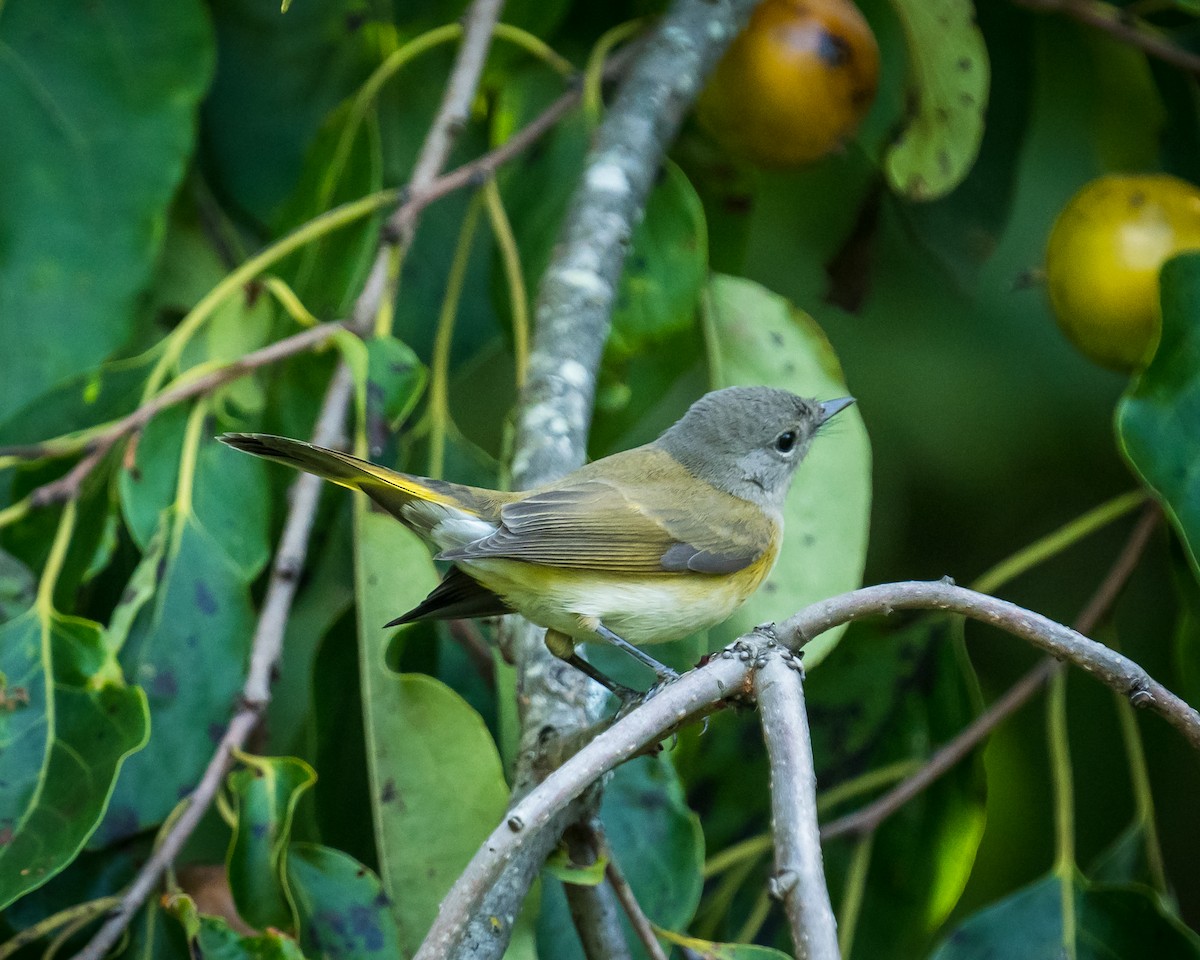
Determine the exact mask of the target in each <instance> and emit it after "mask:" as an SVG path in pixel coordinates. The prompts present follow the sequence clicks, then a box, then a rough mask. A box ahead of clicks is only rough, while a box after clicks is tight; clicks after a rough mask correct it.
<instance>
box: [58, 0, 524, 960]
mask: <svg viewBox="0 0 1200 960" xmlns="http://www.w3.org/2000/svg"><path fill="white" fill-rule="evenodd" d="M502 6H503V0H475V2H474V3H473V4H472V6H471V7H470V9H469V10H468V11H467V13H466V15H465V16H466V25H465V29H464V31H463V42H462V45H461V46H460V47H459V51H458V56H457V59H456V60H455V63H454V67H453V68H452V71H451V75H450V80H449V81H448V84H447V94H446V96H445V97H444V98H443V102H442V105H441V108H440V110H439V112H438V115H437V116H436V117H435V119H434V122H433V125H432V127H431V128H430V131H429V134H428V136H427V138H426V142H425V145H424V146H423V147H422V150H421V154H420V157H419V159H418V165H417V167H418V168H417V170H416V172H415V173H414V175H413V178H412V180H411V181H410V184H409V188H410V191H409V192H412V191H413V190H418V191H420V190H425V189H427V188H428V187H429V184H430V183H432V182H433V180H434V179H435V178H436V176H437V174H438V172H439V170H440V169H441V167H442V165H443V164H444V163H445V160H446V157H447V156H448V155H449V151H450V147H451V145H452V143H453V139H454V138H455V137H456V136H457V134H458V131H459V130H460V129H461V122H460V120H459V118H460V117H461V116H463V115H464V114H465V111H466V108H467V107H468V106H469V105H470V102H471V98H472V97H473V96H474V91H475V87H476V86H477V84H478V82H479V75H480V72H481V71H482V68H483V61H484V59H486V57H487V50H488V46H489V45H490V43H491V36H492V31H493V30H494V29H495V25H496V21H497V19H498V17H499V15H500V8H501V7H502ZM401 209H403V206H402V207H401ZM393 216H395V214H394V215H393ZM415 227H416V220H415V216H414V218H413V219H411V220H408V221H406V229H407V231H408V232H407V239H411V236H412V231H413V230H415ZM400 242H402V243H406V242H407V240H403V239H402V240H401V241H400ZM388 258H389V254H388V252H387V250H386V249H384V247H383V246H381V249H380V251H379V253H378V254H377V256H376V259H375V263H376V265H377V266H378V265H380V264H383V265H384V267H385V269H386V264H387V261H388ZM387 293H388V291H387V290H386V285H383V286H380V285H379V284H371V283H370V282H368V283H367V284H366V286H365V287H364V289H363V291H362V293H361V294H360V295H359V297H358V301H357V302H356V303H355V306H354V311H353V316H354V318H355V319H356V320H357V321H359V322H360V323H361V321H362V320H363V318H369V317H373V316H374V315H375V314H376V313H377V312H378V310H379V307H380V305H381V303H382V298H383V296H385V295H386V294H387ZM333 326H337V325H333ZM359 329H361V327H359ZM353 394H354V378H353V375H352V374H351V372H350V369H349V367H348V366H347V365H346V363H345V362H342V363H339V364H338V367H337V370H336V371H335V372H334V375H333V379H332V380H331V381H330V384H329V387H328V389H327V391H326V394H325V401H324V403H323V405H322V409H321V413H320V415H319V417H318V419H317V424H316V427H315V428H314V432H313V442H314V443H317V444H320V445H322V446H330V447H336V446H340V445H341V444H342V443H344V442H345V421H346V414H347V412H348V410H349V408H350V401H351V399H352V397H353ZM114 442H115V440H114ZM321 485H322V484H321V479H320V478H319V477H317V476H315V475H311V474H301V475H300V476H299V477H298V478H297V479H296V481H295V482H294V484H293V486H292V491H293V494H292V502H291V506H290V507H289V510H288V516H287V520H286V521H285V523H284V529H283V534H282V536H281V538H280V542H279V548H278V550H277V551H276V554H275V560H274V563H273V564H272V568H271V575H270V578H269V581H268V584H267V593H266V598H265V600H264V603H263V607H262V611H261V613H260V614H259V620H258V625H257V627H256V629H255V634H254V641H253V644H252V646H251V652H250V669H249V672H248V675H247V677H246V682H245V685H244V687H243V691H242V700H241V703H240V705H239V706H238V709H237V711H236V713H235V714H234V716H233V719H232V720H231V721H230V723H229V726H228V727H227V728H226V729H225V733H224V735H223V736H222V738H221V741H220V743H219V744H218V745H217V749H216V751H215V752H214V754H213V756H212V759H211V760H210V761H209V763H208V766H207V768H206V769H205V771H204V775H203V777H202V778H201V781H200V784H199V785H198V786H197V788H196V789H195V790H194V791H193V793H192V796H191V798H190V802H189V803H188V806H187V807H186V808H185V809H184V811H183V813H182V814H180V816H179V818H178V820H176V821H175V822H174V823H173V824H172V825H171V827H170V829H169V830H168V831H167V832H166V834H165V836H164V837H163V840H162V842H161V843H160V844H159V847H158V849H157V850H156V851H155V852H154V854H153V855H152V856H151V857H150V859H149V860H147V862H146V863H145V864H144V865H143V866H142V868H141V869H140V870H139V871H138V874H137V876H136V877H135V878H134V880H133V882H132V883H131V884H130V886H129V888H128V890H127V891H126V892H125V894H124V895H123V896H122V898H121V905H120V907H118V908H117V909H116V910H115V911H114V912H113V914H112V915H111V916H110V918H109V919H108V920H107V921H106V922H105V923H104V925H103V926H102V927H101V928H100V930H99V931H97V933H96V935H95V936H94V937H93V938H92V939H91V941H89V943H88V944H87V946H86V947H84V949H83V950H81V951H80V952H79V954H78V955H77V957H76V960H101V958H102V957H103V956H104V954H105V953H107V952H108V950H109V949H110V948H111V947H112V946H113V945H114V944H115V943H116V942H117V940H118V939H119V938H120V936H121V934H122V933H123V932H124V931H125V929H126V927H127V926H128V925H129V922H130V921H131V920H132V919H133V915H134V913H136V911H137V910H138V908H139V907H140V906H141V905H142V903H144V902H145V899H146V897H148V896H149V895H150V893H151V892H152V891H153V890H154V888H155V887H156V886H157V885H158V882H159V880H160V878H161V876H162V874H163V872H164V871H165V870H166V869H167V867H168V866H169V865H170V864H171V863H172V862H173V861H174V859H175V857H176V856H178V854H179V852H180V851H181V850H182V849H183V845H184V843H186V841H187V839H188V838H189V837H190V836H191V834H192V832H193V831H194V830H195V828H196V826H197V825H198V824H199V822H200V820H201V818H202V817H203V816H204V814H205V812H207V810H208V808H209V806H210V805H211V803H212V801H213V799H214V797H215V796H216V794H217V791H218V790H219V789H220V787H221V783H222V781H223V780H224V778H225V774H226V772H227V771H228V770H229V768H230V766H231V765H232V762H233V755H234V753H235V751H237V750H239V749H241V748H242V747H243V746H244V745H245V743H246V740H247V738H248V737H249V735H250V733H251V732H252V731H253V730H254V728H255V727H256V726H257V725H258V721H259V718H260V716H261V714H262V711H263V710H264V709H265V708H266V705H267V703H268V702H269V700H270V696H271V674H272V672H273V671H274V668H275V664H276V663H277V662H278V660H279V657H280V655H281V653H282V650H283V636H284V632H285V628H286V626H287V620H288V616H289V614H290V612H291V606H292V600H293V598H294V597H295V592H296V586H297V582H298V574H299V572H300V570H301V568H302V567H303V565H304V560H305V556H306V554H307V551H308V540H309V536H310V534H311V532H312V525H313V520H314V518H315V516H316V510H317V502H318V500H319V498H320V491H321Z"/></svg>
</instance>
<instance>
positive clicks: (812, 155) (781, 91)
mask: <svg viewBox="0 0 1200 960" xmlns="http://www.w3.org/2000/svg"><path fill="white" fill-rule="evenodd" d="M878 84H879V47H878V45H877V44H876V43H875V35H874V34H873V33H871V28H870V26H868V25H867V21H866V20H865V19H863V15H862V14H861V13H859V12H858V8H857V7H855V6H854V4H852V3H850V2H849V0H763V2H762V3H760V4H759V5H758V6H757V7H756V8H755V9H754V13H753V14H752V15H751V17H750V23H749V24H748V25H747V27H746V29H745V30H743V31H742V32H741V33H740V34H739V35H738V36H737V37H736V38H735V39H734V41H733V43H732V44H730V47H729V49H728V50H727V51H726V52H725V56H724V57H723V58H722V60H721V62H720V63H718V64H717V67H716V69H715V70H714V71H713V75H712V77H711V78H709V81H708V85H707V86H706V87H705V89H704V91H703V92H702V93H701V95H700V100H699V103H698V104H697V116H698V117H699V120H700V123H701V125H702V126H703V127H705V129H707V130H708V132H709V133H711V134H712V135H713V137H714V138H715V139H716V140H717V141H718V142H719V143H721V145H722V146H724V147H725V148H726V149H727V150H728V151H729V152H730V153H732V154H734V155H736V156H740V157H743V158H744V159H746V160H749V161H751V162H753V163H755V164H757V165H759V166H765V167H786V166H795V165H798V164H802V163H806V162H808V161H810V160H815V159H817V158H818V157H822V156H824V155H825V154H827V153H829V152H830V151H831V150H834V149H836V148H838V147H840V146H841V145H842V144H843V143H844V142H845V140H846V138H847V137H849V136H850V135H851V134H852V133H853V132H854V131H855V129H856V128H857V127H858V124H859V122H860V121H861V120H862V118H863V116H864V115H865V114H866V112H867V110H868V109H869V108H870V106H871V102H872V101H873V100H874V99H875V90H876V87H877V86H878Z"/></svg>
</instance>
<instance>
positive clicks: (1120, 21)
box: [1015, 0, 1200, 75]
mask: <svg viewBox="0 0 1200 960" xmlns="http://www.w3.org/2000/svg"><path fill="white" fill-rule="evenodd" d="M1015 2H1016V4H1017V5H1018V6H1021V7H1026V8H1028V9H1030V10H1041V11H1043V12H1045V13H1062V14H1065V15H1066V16H1068V17H1072V18H1073V19H1075V20H1078V21H1079V22H1080V23H1083V24H1086V25H1087V26H1089V27H1095V28H1096V29H1098V30H1103V31H1104V32H1105V33H1107V34H1109V35H1110V36H1111V37H1114V38H1115V39H1117V40H1119V41H1120V42H1121V43H1127V44H1129V45H1130V46H1131V47H1136V48H1137V49H1139V50H1141V51H1142V52H1143V53H1147V54H1149V55H1150V56H1152V57H1157V58H1158V59H1159V60H1162V61H1163V62H1164V63H1169V64H1171V65H1172V66H1175V67H1179V68H1180V69H1181V70H1186V71H1188V72H1189V73H1194V74H1198V75H1200V56H1197V55H1196V54H1194V53H1192V52H1191V51H1190V50H1185V49H1184V48H1183V47H1180V46H1177V45H1176V44H1174V43H1172V42H1171V41H1170V40H1168V39H1167V38H1166V37H1165V36H1164V35H1163V34H1162V33H1160V32H1159V31H1158V30H1156V29H1154V27H1152V26H1151V25H1150V24H1148V23H1146V21H1145V20H1142V19H1141V18H1139V17H1136V16H1134V15H1133V14H1132V13H1130V12H1129V11H1128V10H1122V9H1121V8H1119V7H1114V6H1113V5H1112V4H1109V3H1103V2H1101V0H1015Z"/></svg>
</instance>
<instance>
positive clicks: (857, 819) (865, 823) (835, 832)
mask: <svg viewBox="0 0 1200 960" xmlns="http://www.w3.org/2000/svg"><path fill="white" fill-rule="evenodd" d="M1161 517H1162V511H1161V510H1160V508H1159V506H1158V504H1156V503H1148V504H1147V505H1146V507H1145V509H1144V510H1143V511H1142V515H1141V517H1140V518H1139V520H1138V522H1137V523H1136V524H1135V525H1134V528H1133V530H1132V532H1131V533H1130V534H1129V539H1128V540H1127V541H1126V543H1125V546H1124V547H1122V549H1121V552H1120V554H1118V556H1117V559H1116V560H1115V561H1114V562H1113V565H1112V567H1111V568H1110V569H1109V571H1108V573H1107V574H1106V575H1105V577H1104V579H1103V580H1102V581H1101V583H1100V585H1099V587H1097V588H1096V592H1095V593H1094V594H1093V595H1092V597H1091V599H1090V600H1088V602H1087V604H1086V606H1085V607H1084V608H1083V610H1082V611H1081V612H1080V614H1079V616H1078V617H1077V618H1076V620H1075V624H1074V629H1075V630H1076V631H1078V632H1079V633H1082V634H1085V635H1086V634H1089V633H1091V632H1092V631H1093V630H1095V629H1096V626H1097V624H1099V622H1100V621H1101V620H1102V619H1103V618H1104V616H1105V614H1107V612H1108V611H1109V610H1110V609H1111V608H1112V604H1113V602H1114V601H1115V600H1116V598H1117V595H1118V594H1119V593H1120V592H1121V589H1122V588H1123V587H1124V586H1125V584H1126V583H1127V582H1128V581H1129V577H1130V575H1131V574H1132V573H1133V571H1134V569H1135V568H1136V567H1137V563H1138V560H1139V559H1140V558H1141V556H1142V553H1143V552H1144V551H1145V549H1146V545H1147V544H1148V543H1149V542H1150V537H1151V535H1152V534H1153V533H1154V530H1155V529H1156V528H1157V526H1158V522H1159V520H1160V518H1161ZM1061 667H1062V664H1060V663H1059V662H1058V661H1057V660H1055V659H1054V658H1053V657H1048V658H1046V659H1045V660H1042V661H1041V662H1040V663H1038V664H1037V666H1035V667H1034V668H1033V669H1032V670H1030V671H1029V672H1028V673H1026V674H1025V676H1023V677H1021V679H1020V680H1018V681H1017V682H1016V683H1014V684H1013V685H1012V686H1011V687H1009V689H1008V690H1007V691H1005V693H1004V694H1003V696H1001V697H999V698H998V699H997V700H995V701H994V702H992V703H991V704H989V705H988V707H987V709H986V710H984V711H983V712H982V713H981V714H979V716H978V717H976V718H975V719H974V720H972V721H971V723H970V724H968V725H967V726H966V727H964V728H963V730H962V731H961V732H960V733H959V734H958V735H957V736H955V737H954V739H952V740H950V741H948V742H947V743H945V744H944V745H943V746H941V747H939V748H938V749H937V750H936V751H935V752H934V754H933V755H932V756H931V757H930V758H929V760H928V761H927V762H926V763H925V764H924V765H923V766H922V767H921V768H920V769H919V770H917V771H916V772H915V773H913V774H912V776H910V777H907V778H905V779H904V780H902V781H900V783H898V784H896V785H895V786H894V787H892V788H891V789H890V790H888V792H887V793H884V794H882V795H880V796H879V797H878V798H877V799H876V800H873V801H872V802H871V803H869V804H867V805H866V806H865V807H862V808H861V809H859V810H855V811H853V812H852V813H848V814H846V815H845V816H843V817H839V818H838V819H837V820H834V821H832V822H830V823H827V824H825V826H823V827H822V828H821V839H822V840H832V839H833V838H834V837H840V836H844V835H845V834H848V833H858V834H862V833H867V832H869V831H872V830H875V829H876V828H877V827H878V826H879V824H881V823H882V822H883V821H884V820H886V819H887V818H888V817H890V816H891V815H892V814H893V813H895V812H896V811H897V810H899V809H900V808H901V807H903V806H904V805H905V804H906V803H908V801H909V800H911V799H912V798H913V797H915V796H916V795H917V794H919V793H921V792H922V791H923V790H925V789H926V788H927V787H928V786H929V785H930V784H932V783H933V782H934V781H935V780H937V779H938V778H939V777H940V776H942V774H944V773H946V772H947V771H948V770H950V769H951V768H952V767H954V765H955V764H957V763H958V762H959V761H960V760H962V759H963V758H964V757H966V756H967V755H968V754H969V753H970V752H971V751H972V750H974V749H975V747H976V746H977V745H978V744H979V743H980V742H981V741H982V740H983V739H984V738H985V737H987V735H988V734H990V733H991V732H992V731H993V730H994V729H995V728H996V727H998V726H999V725H1000V724H1001V723H1003V722H1004V721H1005V720H1006V719H1008V718H1009V717H1010V716H1012V715H1013V714H1014V713H1016V712H1017V710H1019V709H1020V708H1021V707H1022V706H1024V705H1025V704H1026V703H1028V702H1029V700H1030V699H1032V698H1033V696H1034V695H1035V694H1037V693H1038V692H1039V691H1040V690H1041V689H1042V687H1044V686H1045V684H1046V682H1047V681H1048V680H1049V679H1050V678H1051V677H1052V676H1054V674H1055V673H1056V672H1057V671H1058V670H1059V669H1061Z"/></svg>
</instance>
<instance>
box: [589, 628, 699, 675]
mask: <svg viewBox="0 0 1200 960" xmlns="http://www.w3.org/2000/svg"><path fill="white" fill-rule="evenodd" d="M595 631H596V635H597V636H598V637H600V639H601V640H604V641H605V642H607V643H611V644H612V645H613V646H614V647H617V648H618V649H620V650H624V651H625V652H626V653H627V654H629V655H630V656H631V657H633V659H635V660H637V661H638V662H639V663H642V664H645V665H646V666H647V667H649V668H650V669H651V670H653V671H654V675H655V677H657V678H658V682H659V683H660V684H661V683H669V682H670V681H672V680H678V679H679V674H677V673H676V672H675V671H674V670H672V669H671V668H670V667H668V666H667V665H666V664H663V663H659V662H658V661H657V660H655V659H654V658H653V657H652V656H650V654H648V653H645V652H644V651H642V650H639V649H638V648H637V647H635V646H634V645H633V644H632V643H630V642H629V641H628V640H626V639H624V638H623V637H619V636H617V635H616V634H615V633H613V632H612V631H611V630H609V629H608V627H606V626H605V625H604V624H602V623H600V624H597V625H596V626H595Z"/></svg>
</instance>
